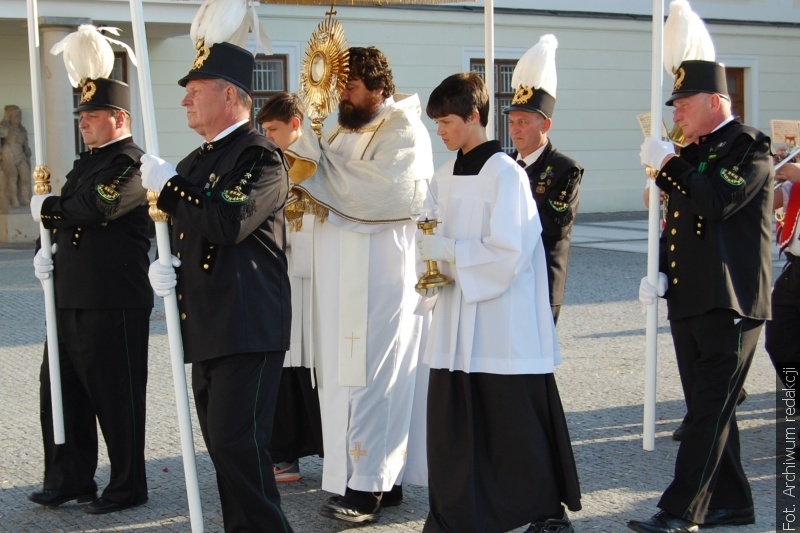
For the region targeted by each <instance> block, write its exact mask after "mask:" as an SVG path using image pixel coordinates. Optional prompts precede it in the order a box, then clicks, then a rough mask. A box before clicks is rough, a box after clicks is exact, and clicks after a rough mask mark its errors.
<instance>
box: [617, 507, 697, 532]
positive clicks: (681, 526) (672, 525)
mask: <svg viewBox="0 0 800 533" xmlns="http://www.w3.org/2000/svg"><path fill="white" fill-rule="evenodd" d="M628 529H632V530H634V531H636V532H638V533H697V531H699V530H700V527H699V526H698V525H697V524H695V523H694V522H689V521H688V520H684V519H683V518H678V517H677V516H673V515H671V514H669V513H668V512H666V511H659V512H657V513H656V514H654V515H653V517H652V518H650V520H629V521H628Z"/></svg>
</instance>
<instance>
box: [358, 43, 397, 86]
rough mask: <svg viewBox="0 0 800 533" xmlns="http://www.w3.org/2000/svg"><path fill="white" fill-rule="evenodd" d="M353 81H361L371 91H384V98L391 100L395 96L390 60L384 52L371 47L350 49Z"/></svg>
mask: <svg viewBox="0 0 800 533" xmlns="http://www.w3.org/2000/svg"><path fill="white" fill-rule="evenodd" d="M348 78H349V79H351V80H361V81H362V82H364V86H365V87H366V88H367V89H369V90H370V91H374V90H376V89H383V93H382V94H383V97H384V98H389V97H390V96H392V95H393V94H394V78H393V77H392V69H391V67H389V60H388V59H386V56H385V55H383V52H381V51H380V50H378V49H377V48H375V47H374V46H370V47H369V48H361V47H358V46H354V47H352V48H350V74H349V76H348Z"/></svg>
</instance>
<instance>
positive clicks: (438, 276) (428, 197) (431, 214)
mask: <svg viewBox="0 0 800 533" xmlns="http://www.w3.org/2000/svg"><path fill="white" fill-rule="evenodd" d="M409 215H410V216H411V220H414V221H415V222H416V223H417V227H418V228H419V229H421V230H422V234H423V235H433V233H434V229H436V226H438V225H439V220H438V219H439V216H440V215H441V208H440V206H439V202H438V201H437V200H436V197H435V196H434V195H433V192H431V191H429V190H428V180H424V179H419V180H416V181H414V197H413V198H412V199H411V206H410V207H409ZM426 263H427V271H426V272H425V274H423V275H422V277H420V278H419V280H418V281H417V284H416V285H414V288H415V289H418V290H421V289H432V288H434V287H444V286H446V285H452V284H453V279H452V278H450V277H449V276H446V275H444V274H442V273H441V272H439V265H438V264H437V263H436V261H433V260H431V259H428V260H426Z"/></svg>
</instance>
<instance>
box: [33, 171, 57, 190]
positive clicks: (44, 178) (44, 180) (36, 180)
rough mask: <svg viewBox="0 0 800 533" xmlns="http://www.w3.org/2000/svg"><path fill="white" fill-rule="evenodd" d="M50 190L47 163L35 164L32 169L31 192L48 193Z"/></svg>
mask: <svg viewBox="0 0 800 533" xmlns="http://www.w3.org/2000/svg"><path fill="white" fill-rule="evenodd" d="M52 190H53V188H52V187H51V186H50V171H49V170H48V169H47V165H36V168H34V169H33V194H50V192H51V191H52Z"/></svg>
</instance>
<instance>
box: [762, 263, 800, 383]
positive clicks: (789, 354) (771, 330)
mask: <svg viewBox="0 0 800 533" xmlns="http://www.w3.org/2000/svg"><path fill="white" fill-rule="evenodd" d="M786 257H787V259H788V261H787V263H786V265H784V267H783V272H781V275H780V276H778V279H777V280H775V287H774V288H773V289H772V320H770V321H768V322H767V325H766V329H765V336H766V343H765V347H766V349H767V353H769V358H770V359H771V360H772V364H773V365H774V366H775V368H776V369H777V368H778V366H779V365H780V364H781V363H783V364H788V365H793V366H800V257H794V256H792V255H790V254H786ZM779 375H780V373H779ZM781 378H783V376H782V375H781ZM784 385H786V383H784Z"/></svg>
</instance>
